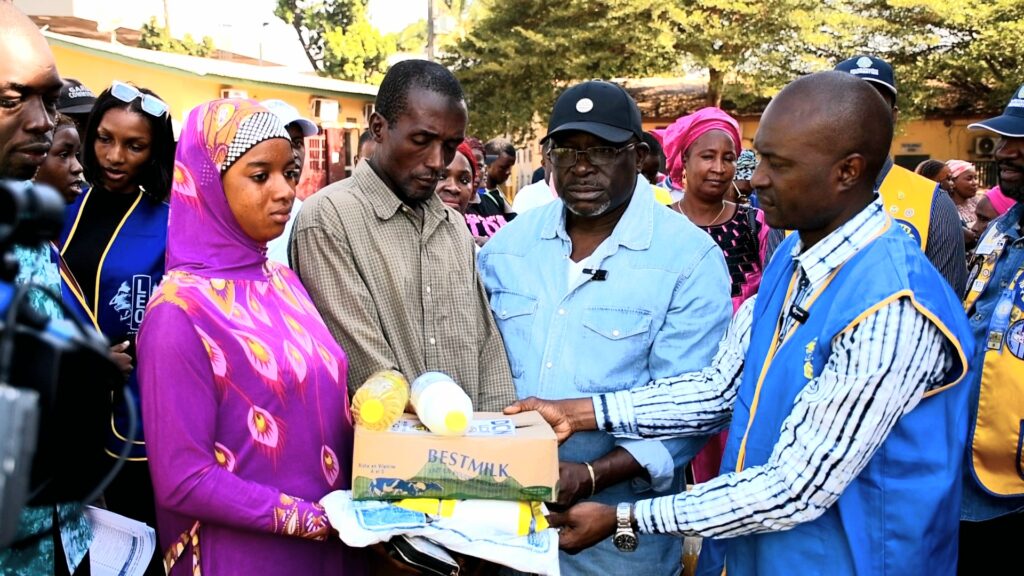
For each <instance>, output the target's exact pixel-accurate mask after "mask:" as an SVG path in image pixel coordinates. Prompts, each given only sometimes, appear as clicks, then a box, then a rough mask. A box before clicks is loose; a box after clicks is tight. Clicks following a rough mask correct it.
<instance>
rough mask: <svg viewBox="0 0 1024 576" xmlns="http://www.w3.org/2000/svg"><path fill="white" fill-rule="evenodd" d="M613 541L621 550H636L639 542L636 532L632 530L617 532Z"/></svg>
mask: <svg viewBox="0 0 1024 576" xmlns="http://www.w3.org/2000/svg"><path fill="white" fill-rule="evenodd" d="M612 542H613V543H614V544H615V547H616V548H618V549H619V551H620V552H634V551H636V547H637V544H639V541H638V540H637V538H636V534H633V533H632V532H616V533H615V537H614V538H612Z"/></svg>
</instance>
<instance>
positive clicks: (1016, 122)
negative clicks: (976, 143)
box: [968, 84, 1024, 138]
mask: <svg viewBox="0 0 1024 576" xmlns="http://www.w3.org/2000/svg"><path fill="white" fill-rule="evenodd" d="M968 128H970V129H971V130H983V129H984V130H991V131H992V132H995V133H996V134H999V135H1001V136H1009V137H1010V138H1021V137H1024V84H1021V86H1020V88H1017V91H1016V92H1014V93H1013V96H1011V97H1010V102H1009V103H1008V104H1007V105H1006V109H1005V110H1003V113H1002V115H1001V116H996V117H995V118H989V119H988V120H982V121H981V122H975V123H974V124H971V125H970V126H968Z"/></svg>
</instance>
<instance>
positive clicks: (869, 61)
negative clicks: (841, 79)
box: [836, 56, 896, 99]
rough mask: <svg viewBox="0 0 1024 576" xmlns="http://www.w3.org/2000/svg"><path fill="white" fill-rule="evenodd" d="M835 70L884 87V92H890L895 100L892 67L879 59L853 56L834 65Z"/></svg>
mask: <svg viewBox="0 0 1024 576" xmlns="http://www.w3.org/2000/svg"><path fill="white" fill-rule="evenodd" d="M836 70H838V71H840V72H849V73H850V74H853V75H854V76H858V77H860V78H863V79H865V80H867V81H868V82H874V83H875V84H878V85H880V86H884V87H885V89H886V90H888V91H889V92H892V97H893V98H894V99H895V98H896V75H895V74H893V71H892V66H889V63H888V62H886V61H885V60H882V59H881V58H875V57H874V56H854V57H853V58H850V59H849V60H843V61H842V62H840V63H839V64H836Z"/></svg>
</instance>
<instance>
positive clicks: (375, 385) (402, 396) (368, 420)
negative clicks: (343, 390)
mask: <svg viewBox="0 0 1024 576" xmlns="http://www.w3.org/2000/svg"><path fill="white" fill-rule="evenodd" d="M408 403H409V381H408V380H406V379H405V376H403V375H402V373H401V372H399V371H397V370H380V371H378V372H374V373H373V374H370V377H369V378H367V379H366V381H365V382H363V384H362V386H360V387H359V389H357V390H356V393H355V396H353V397H352V417H353V418H355V421H356V424H357V425H359V426H362V427H364V428H369V429H370V430H387V429H388V428H391V426H392V425H393V424H394V423H395V422H398V419H399V418H400V417H401V416H402V413H403V412H405V406H406V405H407V404H408Z"/></svg>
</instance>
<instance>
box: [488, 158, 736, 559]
mask: <svg viewBox="0 0 1024 576" xmlns="http://www.w3.org/2000/svg"><path fill="white" fill-rule="evenodd" d="M571 252H572V243H571V241H570V239H569V236H568V234H567V233H566V231H565V210H564V207H563V204H562V203H561V202H552V203H549V204H547V205H545V206H542V207H540V208H536V209H534V210H531V211H529V212H527V213H524V214H521V215H519V217H517V218H516V219H515V220H513V221H512V222H510V223H509V224H508V225H506V226H505V227H504V228H502V230H501V231H500V232H499V233H498V234H496V235H495V236H494V237H493V238H492V239H491V240H490V241H489V242H488V243H487V244H486V245H485V246H484V247H483V249H482V250H481V251H480V254H479V256H478V260H477V261H478V264H479V268H480V276H481V278H482V280H483V282H484V286H485V287H486V288H487V292H488V294H489V296H490V303H491V311H492V312H493V314H494V318H495V320H496V321H497V324H498V329H499V330H500V331H501V335H502V338H503V339H504V341H505V350H506V351H507V352H508V358H509V364H510V365H511V368H512V376H513V379H514V381H515V385H516V392H517V394H518V396H519V397H520V398H525V397H527V396H539V397H541V398H548V399H560V398H575V397H579V396H585V395H588V394H599V393H603V392H613V391H618V390H626V389H630V388H633V387H636V386H643V385H644V384H646V383H648V382H650V381H651V380H654V379H657V378H665V377H670V376H677V375H679V374H683V373H685V372H689V371H693V370H700V369H702V368H704V367H706V366H708V365H709V364H710V362H711V359H712V357H713V356H714V353H715V351H716V349H717V347H718V342H719V341H720V339H721V338H722V336H723V334H724V333H725V329H726V327H727V326H728V324H729V318H730V316H731V314H732V303H731V300H730V282H729V276H728V272H727V270H726V265H725V259H724V258H723V256H722V251H721V250H720V249H719V248H718V246H717V245H715V243H714V241H713V240H712V239H711V237H710V236H708V235H707V234H706V233H705V232H704V231H702V230H700V229H699V228H697V227H696V226H694V225H693V224H691V223H690V221H689V220H687V219H686V218H685V217H683V216H682V215H680V214H676V213H674V212H672V211H671V210H668V209H666V208H665V207H664V206H661V205H658V204H656V203H655V201H654V192H653V190H652V189H651V187H650V185H649V184H648V183H647V182H646V181H645V180H644V179H643V178H638V179H637V184H636V188H635V189H634V192H633V198H632V200H631V201H630V204H629V206H628V207H627V208H626V211H625V212H624V213H623V215H622V218H621V219H620V220H619V222H618V224H617V225H616V227H615V230H614V231H613V232H612V234H611V236H610V237H609V238H608V239H606V240H605V241H604V242H603V243H602V244H601V245H600V246H599V247H598V248H597V250H596V251H595V252H594V254H593V255H592V256H591V257H590V258H589V259H588V261H587V262H588V264H587V267H588V268H591V269H600V270H604V271H605V273H606V277H605V280H603V281H601V280H594V279H593V278H592V277H591V276H588V275H583V277H582V279H580V280H578V281H577V282H575V283H574V284H573V285H571V286H570V285H568V276H569V273H568V267H569V255H570V254H571ZM705 440H706V439H705V438H688V439H672V440H664V441H657V440H644V441H635V440H616V439H615V438H614V437H612V436H611V435H609V434H607V433H605V432H587V433H577V434H575V435H574V436H573V437H572V438H570V439H569V441H567V442H566V443H565V444H563V445H562V447H561V448H560V449H559V456H560V458H561V459H562V460H564V461H569V462H589V461H592V460H595V459H597V458H600V457H601V456H604V455H605V454H607V453H608V452H610V451H611V450H612V449H614V448H615V447H616V446H622V447H623V448H625V449H626V450H628V451H629V452H630V454H631V455H632V456H633V457H634V458H636V460H637V462H639V463H640V464H641V465H643V466H644V467H645V468H646V469H647V471H648V472H649V473H650V476H651V486H649V488H653V490H654V491H655V493H676V492H679V491H681V490H683V489H684V488H685V487H684V482H685V479H684V477H683V474H682V471H683V467H684V466H685V464H686V463H687V462H689V460H690V458H692V457H693V455H694V454H696V453H697V451H699V450H700V448H701V447H702V446H703V444H704V442H705ZM644 488H648V487H647V486H644V485H642V484H640V483H634V484H633V486H631V485H630V483H629V482H623V483H621V484H619V485H616V486H612V487H610V488H608V489H607V490H604V491H602V492H601V493H599V494H597V495H596V496H595V497H594V498H593V499H594V500H596V501H599V502H603V503H606V504H617V503H618V502H634V501H636V500H637V492H639V491H643V490H644ZM650 495H651V494H647V496H650ZM640 550H641V551H643V552H646V553H644V554H634V555H630V556H628V557H627V556H626V555H624V554H621V553H619V552H618V551H617V550H615V548H614V547H613V546H612V545H611V543H610V541H608V542H602V543H600V544H599V545H597V546H595V547H594V548H592V549H590V550H588V551H586V552H584V553H582V554H579V555H577V556H568V555H564V554H563V555H562V569H563V571H565V573H566V574H574V573H591V572H593V571H594V570H597V571H598V572H599V573H613V572H612V571H611V569H612V568H613V567H614V566H619V565H620V564H621V567H622V568H623V569H627V570H630V571H632V573H635V574H675V573H677V572H678V571H679V558H680V556H679V539H677V538H671V537H668V538H664V539H663V537H653V538H652V537H645V538H644V540H643V542H642V545H641V548H640ZM595 573H597V572H595Z"/></svg>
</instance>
